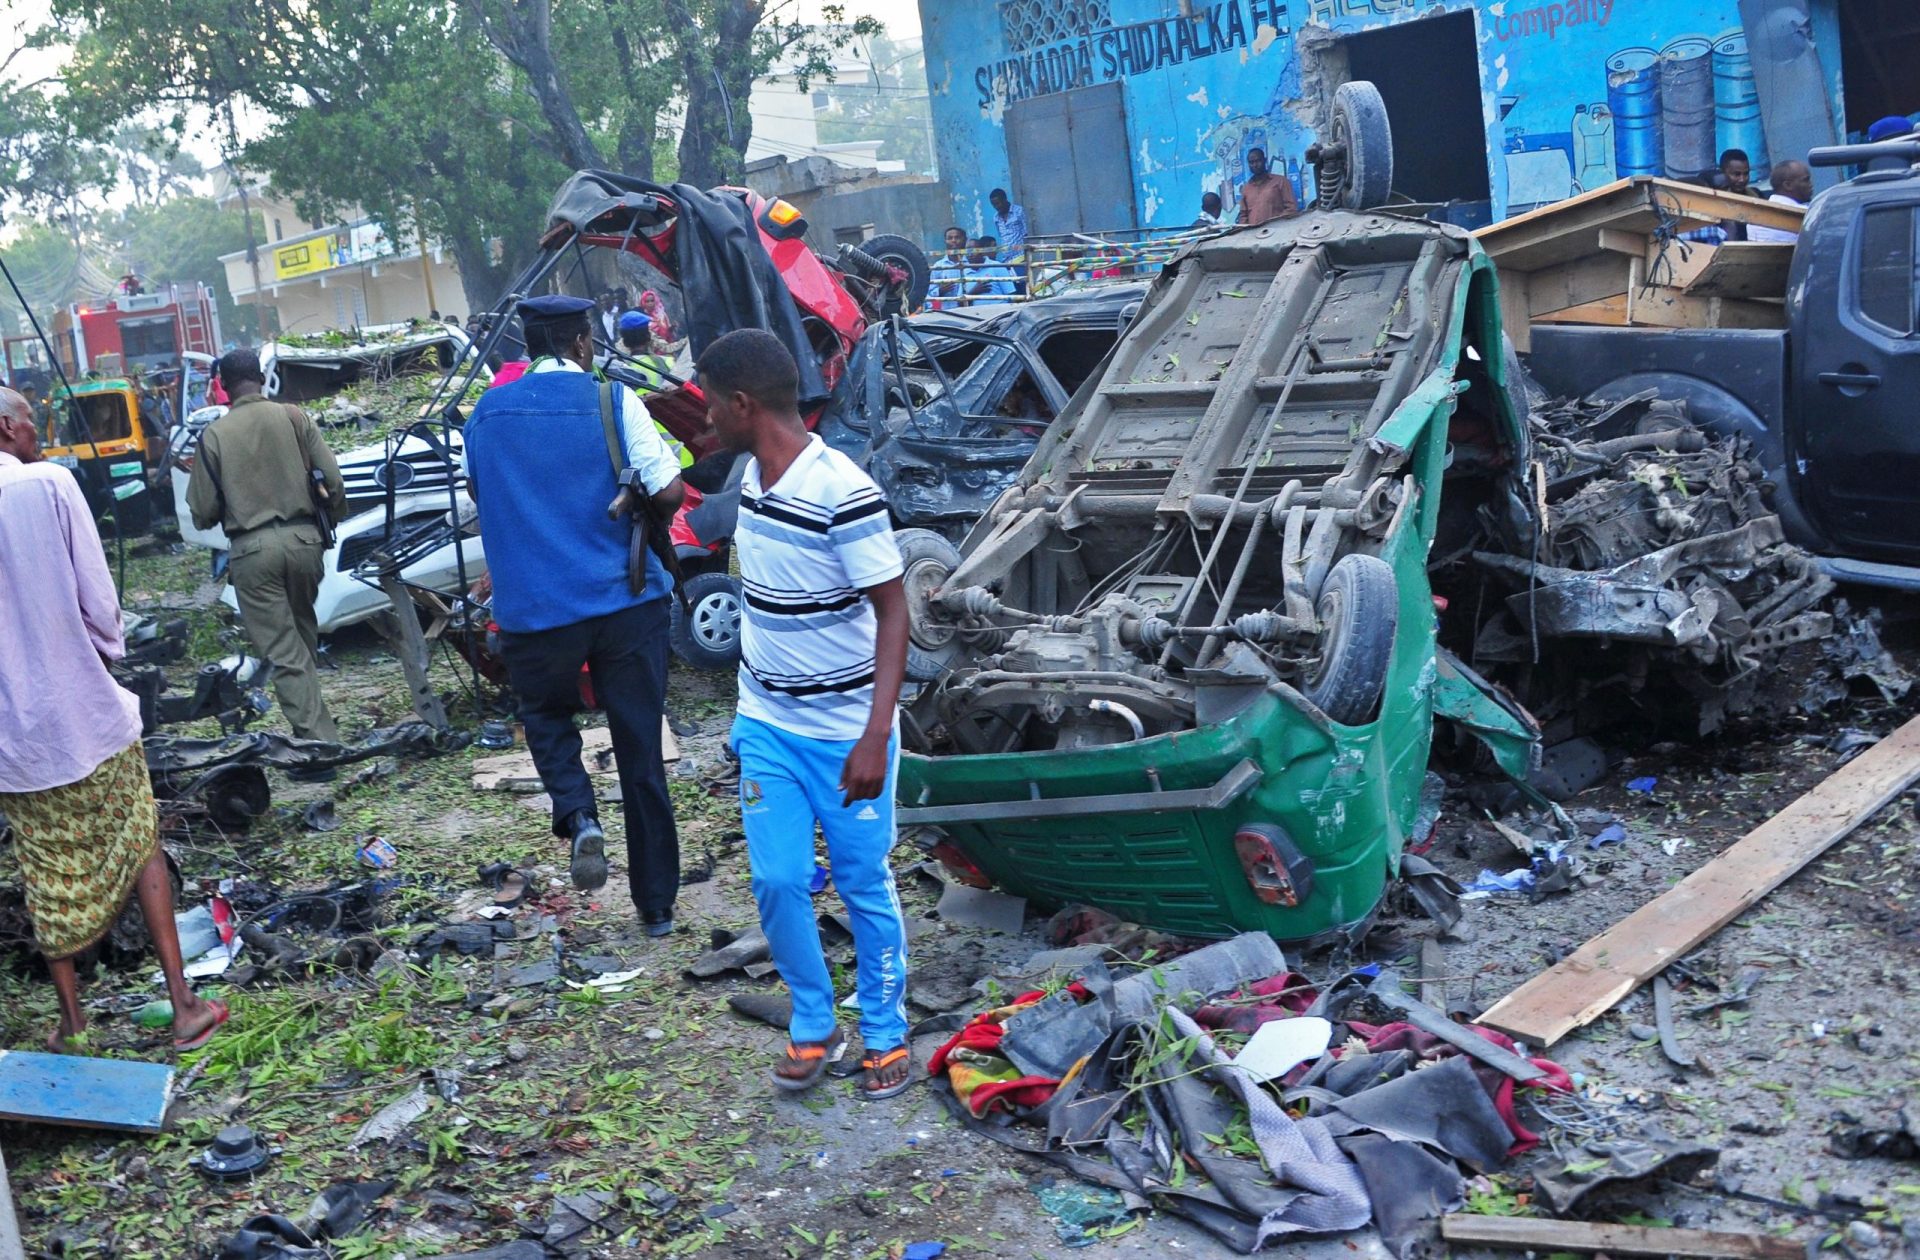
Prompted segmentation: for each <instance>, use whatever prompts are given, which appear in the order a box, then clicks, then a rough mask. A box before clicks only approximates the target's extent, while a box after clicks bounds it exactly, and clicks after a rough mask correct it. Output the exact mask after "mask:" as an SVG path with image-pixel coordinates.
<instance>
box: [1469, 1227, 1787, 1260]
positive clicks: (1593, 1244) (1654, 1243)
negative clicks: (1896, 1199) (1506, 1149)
mask: <svg viewBox="0 0 1920 1260" xmlns="http://www.w3.org/2000/svg"><path fill="white" fill-rule="evenodd" d="M1440 1236H1441V1237H1442V1238H1444V1239H1446V1240H1447V1241H1448V1242H1450V1243H1455V1244H1458V1245H1460V1246H1463V1247H1512V1248H1515V1249H1521V1250H1526V1251H1532V1252H1540V1253H1543V1254H1545V1253H1551V1252H1556V1251H1592V1252H1602V1253H1605V1254H1606V1255H1610V1256H1686V1257H1704V1258H1706V1260H1804V1258H1805V1256H1806V1254H1807V1248H1806V1246H1805V1245H1804V1244H1802V1243H1797V1242H1795V1241H1793V1240H1792V1239H1791V1238H1778V1237H1772V1236H1769V1235H1766V1234H1735V1233H1729V1232H1726V1231H1722V1230H1707V1229H1665V1228H1661V1227H1659V1226H1653V1225H1612V1224H1606V1223H1603V1222H1595V1221H1549V1220H1541V1219H1538V1218H1536V1217H1523V1216H1444V1217H1441V1218H1440Z"/></svg>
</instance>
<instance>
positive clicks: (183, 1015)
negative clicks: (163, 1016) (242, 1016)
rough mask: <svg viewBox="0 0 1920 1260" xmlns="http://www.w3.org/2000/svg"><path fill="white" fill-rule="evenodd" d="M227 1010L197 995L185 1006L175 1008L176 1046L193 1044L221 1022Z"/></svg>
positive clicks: (174, 1034)
mask: <svg viewBox="0 0 1920 1260" xmlns="http://www.w3.org/2000/svg"><path fill="white" fill-rule="evenodd" d="M225 1013H226V1012H225V1009H224V1008H223V1007H221V1006H220V1005H219V1004H218V1003H215V1002H209V1001H207V1000H206V999H205V998H203V997H200V996H199V995H198V994H195V995H194V996H192V997H189V998H188V999H187V1001H186V1003H185V1004H184V1006H183V1005H175V1007H174V1008H173V1040H174V1044H175V1045H179V1044H182V1043H184V1042H191V1041H194V1040H196V1039H198V1038H199V1037H200V1035H201V1034H202V1033H204V1032H206V1031H207V1030H208V1029H210V1028H212V1027H213V1026H214V1025H215V1024H218V1023H219V1022H220V1018H221V1016H222V1015H224V1014H225Z"/></svg>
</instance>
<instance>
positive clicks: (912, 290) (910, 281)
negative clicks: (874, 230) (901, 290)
mask: <svg viewBox="0 0 1920 1260" xmlns="http://www.w3.org/2000/svg"><path fill="white" fill-rule="evenodd" d="M860 248H861V250H863V251H864V252H866V253H868V254H870V255H872V256H873V257H875V258H878V259H879V260H880V261H881V262H883V263H892V264H893V265H894V266H896V267H898V268H900V269H901V270H902V271H904V272H906V273H907V291H906V293H905V294H904V300H903V301H902V303H901V305H902V306H903V307H904V308H905V309H906V311H907V313H908V314H912V313H913V312H915V311H917V310H919V309H920V308H921V307H922V306H925V305H926V304H927V285H928V283H929V282H931V280H932V279H933V264H932V263H930V262H928V261H927V251H926V250H924V249H921V248H920V246H919V245H918V244H917V243H916V242H914V241H910V240H908V239H907V238H906V237H904V236H894V235H892V234H891V233H883V234H881V235H879V236H873V237H869V238H867V239H866V240H864V241H861V242H860Z"/></svg>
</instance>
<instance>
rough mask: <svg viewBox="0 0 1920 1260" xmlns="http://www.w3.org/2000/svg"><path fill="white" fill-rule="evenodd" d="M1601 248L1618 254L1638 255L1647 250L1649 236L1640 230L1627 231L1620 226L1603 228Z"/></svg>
mask: <svg viewBox="0 0 1920 1260" xmlns="http://www.w3.org/2000/svg"><path fill="white" fill-rule="evenodd" d="M1599 245H1600V248H1601V249H1604V250H1611V251H1612V252H1613V253H1616V254H1631V255H1634V256H1635V257H1638V256H1640V255H1642V254H1645V253H1646V252H1647V238H1646V237H1645V236H1644V235H1642V234H1641V233H1639V232H1625V231H1622V230H1621V229H1619V228H1601V229H1600V241H1599Z"/></svg>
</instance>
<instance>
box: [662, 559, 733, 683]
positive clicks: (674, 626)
mask: <svg viewBox="0 0 1920 1260" xmlns="http://www.w3.org/2000/svg"><path fill="white" fill-rule="evenodd" d="M740 604H741V594H740V583H739V582H738V581H737V580H735V579H734V578H732V577H730V576H728V575H727V574H725V573H701V574H698V575H697V576H694V577H690V578H688V579H687V607H686V608H682V607H681V606H680V601H679V600H678V599H670V600H669V601H668V607H667V642H668V644H670V645H671V646H672V648H673V651H674V654H675V655H676V656H678V657H679V658H680V659H681V660H683V661H685V662H686V663H687V664H689V665H691V666H693V667H694V668H695V669H733V668H735V667H737V666H738V665H739V664H740Z"/></svg>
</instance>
